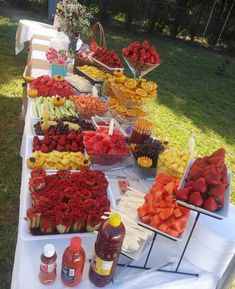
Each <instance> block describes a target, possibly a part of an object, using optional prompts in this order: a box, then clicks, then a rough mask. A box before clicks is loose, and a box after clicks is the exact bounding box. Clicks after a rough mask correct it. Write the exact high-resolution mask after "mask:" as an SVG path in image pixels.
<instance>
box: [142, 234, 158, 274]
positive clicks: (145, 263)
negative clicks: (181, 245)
mask: <svg viewBox="0 0 235 289" xmlns="http://www.w3.org/2000/svg"><path fill="white" fill-rule="evenodd" d="M156 237H157V233H154V235H153V239H152V242H151V245H150V248H149V251H148V255H147V257H146V260H145V262H144V268H146V266H147V263H148V260H149V256H150V253H151V251H152V248H153V244H154V242H155V240H156Z"/></svg>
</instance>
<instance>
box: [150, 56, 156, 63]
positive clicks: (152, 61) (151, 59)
mask: <svg viewBox="0 0 235 289" xmlns="http://www.w3.org/2000/svg"><path fill="white" fill-rule="evenodd" d="M150 63H152V64H154V63H155V58H154V56H151V57H150Z"/></svg>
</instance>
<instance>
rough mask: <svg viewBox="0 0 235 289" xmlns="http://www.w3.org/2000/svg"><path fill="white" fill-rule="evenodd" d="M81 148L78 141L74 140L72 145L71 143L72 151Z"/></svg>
mask: <svg viewBox="0 0 235 289" xmlns="http://www.w3.org/2000/svg"><path fill="white" fill-rule="evenodd" d="M78 150H79V147H78V145H77V143H76V142H72V145H71V151H72V152H77V151H78Z"/></svg>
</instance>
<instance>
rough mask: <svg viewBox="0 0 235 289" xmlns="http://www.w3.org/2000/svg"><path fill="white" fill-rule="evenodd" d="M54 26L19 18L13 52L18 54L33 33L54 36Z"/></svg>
mask: <svg viewBox="0 0 235 289" xmlns="http://www.w3.org/2000/svg"><path fill="white" fill-rule="evenodd" d="M56 31H57V30H56V28H55V27H54V26H52V25H49V24H45V23H41V22H36V21H30V20H20V21H19V25H18V29H17V32H16V44H15V53H16V54H18V53H19V52H21V51H22V50H23V49H24V45H25V43H26V42H28V41H31V39H32V37H33V35H35V34H37V35H44V36H46V37H54V36H55V34H56Z"/></svg>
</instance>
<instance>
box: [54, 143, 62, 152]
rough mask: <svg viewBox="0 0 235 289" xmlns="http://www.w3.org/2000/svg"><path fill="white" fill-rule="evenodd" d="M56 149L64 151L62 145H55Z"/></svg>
mask: <svg viewBox="0 0 235 289" xmlns="http://www.w3.org/2000/svg"><path fill="white" fill-rule="evenodd" d="M56 149H57V151H59V152H62V151H64V147H63V146H62V145H59V144H58V145H57V148H56Z"/></svg>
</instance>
